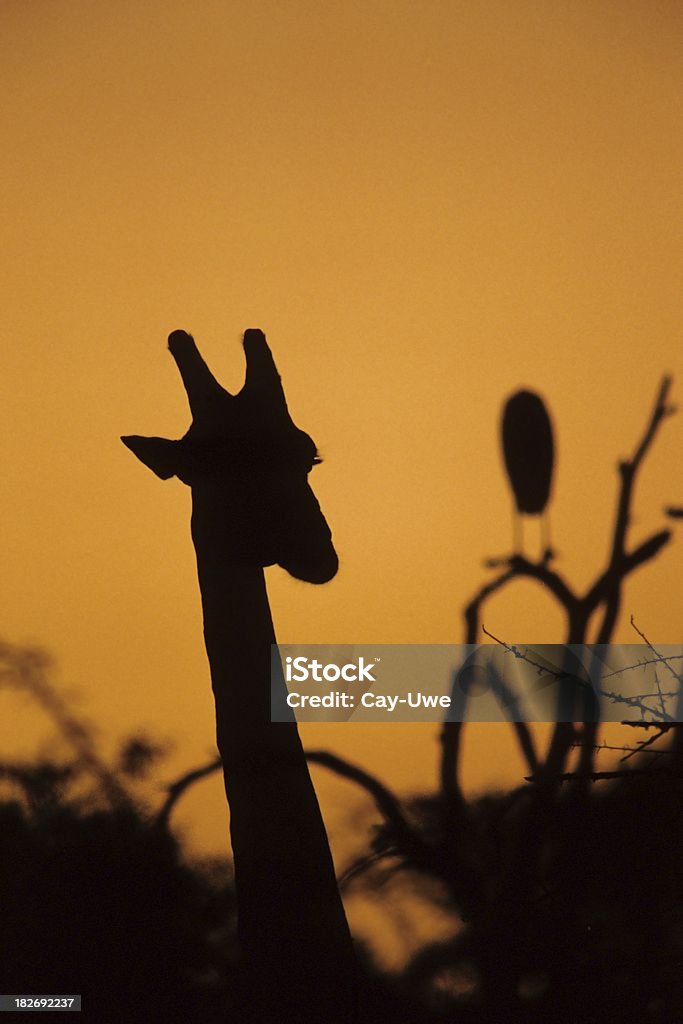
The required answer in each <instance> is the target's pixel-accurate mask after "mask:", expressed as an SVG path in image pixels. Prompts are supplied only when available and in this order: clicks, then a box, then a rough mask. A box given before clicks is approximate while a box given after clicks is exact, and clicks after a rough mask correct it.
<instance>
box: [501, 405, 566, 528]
mask: <svg viewBox="0 0 683 1024" xmlns="http://www.w3.org/2000/svg"><path fill="white" fill-rule="evenodd" d="M503 455H504V457H505V468H506V469H507V473H508V477H509V478H510V483H511V485H512V491H513V493H514V496H515V504H516V506H517V511H518V512H521V513H524V514H526V515H540V513H541V512H543V510H544V509H545V507H546V505H547V503H548V498H549V497H550V488H551V484H552V476H553V464H554V459H555V446H554V441H553V428H552V424H551V422H550V416H549V415H548V412H547V409H546V407H545V405H544V403H543V399H542V398H541V397H540V396H539V395H537V394H535V393H534V392H533V391H517V392H515V394H514V395H512V396H511V397H510V398H509V399H508V401H507V402H506V404H505V408H504V410H503Z"/></svg>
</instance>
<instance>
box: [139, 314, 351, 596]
mask: <svg viewBox="0 0 683 1024" xmlns="http://www.w3.org/2000/svg"><path fill="white" fill-rule="evenodd" d="M168 347H169V349H170V352H171V355H172V356H173V358H174V359H175V361H176V364H177V366H178V369H179V371H180V375H181V377H182V380H183V384H184V386H185V390H186V392H187V397H188V400H189V404H190V412H191V414H192V424H191V426H190V429H189V430H188V431H187V433H186V434H185V436H184V437H183V438H181V439H180V440H179V441H169V440H166V439H165V438H161V437H139V436H132V437H122V438H121V440H122V441H123V443H124V444H125V445H126V446H127V447H128V448H130V450H131V451H132V452H133V453H134V454H135V455H137V457H138V458H139V459H140V461H141V462H143V463H144V464H145V465H146V466H148V467H149V469H151V470H152V471H153V472H154V473H156V475H157V476H159V477H161V479H162V480H167V479H168V478H169V477H172V476H177V477H179V479H180V480H182V481H183V482H184V483H186V484H188V486H190V487H191V488H192V493H193V499H194V509H195V511H194V512H193V518H194V517H195V516H196V515H197V514H199V513H198V509H199V510H200V513H201V510H205V512H206V514H207V515H209V516H210V517H211V518H212V519H213V520H214V521H215V519H216V516H220V519H221V523H222V526H223V527H224V529H225V531H227V538H228V541H229V547H230V551H231V553H232V555H233V556H234V557H236V558H237V559H239V560H241V561H242V562H244V563H247V564H252V565H260V566H265V565H274V564H276V563H277V564H279V565H281V566H282V568H283V569H286V570H287V572H289V573H290V574H291V575H292V576H294V577H296V578H297V579H300V580H305V581H306V582H309V583H326V582H327V581H328V580H330V579H332V577H333V576H334V575H335V573H336V571H337V567H338V561H337V555H336V552H335V550H334V546H333V544H332V535H331V533H330V529H329V527H328V525H327V523H326V521H325V517H324V516H323V514H322V512H321V510H320V506H319V505H318V502H317V501H316V498H315V495H314V494H313V491H312V490H311V487H310V485H309V483H308V474H309V473H310V471H311V469H312V468H313V466H315V465H316V464H317V463H318V462H319V461H320V459H319V458H318V453H317V450H316V447H315V444H314V443H313V441H312V439H311V438H310V437H309V436H308V434H305V433H304V432H303V430H299V428H298V427H296V426H295V424H294V423H293V421H292V418H291V416H290V415H289V410H288V409H287V403H286V401H285V395H284V391H283V389H282V383H281V381H280V376H279V374H278V372H277V368H276V366H275V362H274V360H273V356H272V354H271V351H270V349H269V347H268V344H267V342H266V338H265V335H264V334H263V332H262V331H259V330H248V331H246V332H245V334H244V352H245V356H246V362H247V373H246V380H245V383H244V386H243V388H242V390H241V391H240V392H239V393H238V394H236V395H231V394H229V393H228V392H227V391H226V390H225V389H224V388H223V387H221V385H220V384H219V383H218V381H217V380H216V379H215V377H214V376H213V374H212V373H211V371H210V370H209V368H208V366H207V365H206V363H205V362H204V360H203V359H202V356H201V355H200V353H199V350H198V349H197V346H196V345H195V342H194V339H193V338H192V336H191V335H190V334H187V333H186V332H185V331H174V332H173V333H172V334H171V335H170V336H169V339H168Z"/></svg>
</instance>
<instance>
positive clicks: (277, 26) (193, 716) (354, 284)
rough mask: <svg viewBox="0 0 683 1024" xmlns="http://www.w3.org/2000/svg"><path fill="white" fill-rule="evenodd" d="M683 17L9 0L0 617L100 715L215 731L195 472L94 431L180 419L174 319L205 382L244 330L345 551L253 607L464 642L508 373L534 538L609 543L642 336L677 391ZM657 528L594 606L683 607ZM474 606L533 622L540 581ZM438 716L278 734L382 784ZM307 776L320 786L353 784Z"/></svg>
mask: <svg viewBox="0 0 683 1024" xmlns="http://www.w3.org/2000/svg"><path fill="white" fill-rule="evenodd" d="M682 26H683V12H682V10H681V6H680V4H679V3H677V2H675V0H620V2H617V0H615V2H611V0H577V2H574V3H562V2H559V0H552V2H548V3H542V2H531V0H487V2H486V3H473V2H470V3H465V2H459V0H450V2H436V0H425V2H419V3H418V2H411V3H408V2H405V0H379V2H359V0H343V2H337V0H329V2H324V3H320V2H307V0H294V2H291V3H280V2H276V0H269V2H254V0H249V2H248V3H247V2H243V0H229V2H226V0H194V2H193V3H187V2H180V0H163V2H162V0H146V2H145V3H140V2H137V0H135V2H133V0H117V2H116V3H93V2H92V0H3V2H2V3H0V96H1V99H0V104H1V109H2V126H3V127H2V131H3V153H2V160H1V163H0V166H1V182H2V196H3V199H2V204H1V205H0V210H1V212H0V218H1V221H2V237H3V248H2V264H3V270H2V278H3V281H4V297H3V317H4V324H5V327H4V334H5V344H4V346H3V355H2V360H3V362H2V373H0V423H1V427H0V466H1V468H2V483H3V487H2V494H3V501H2V532H1V536H2V543H1V544H0V575H1V577H2V581H3V590H2V606H1V611H2V614H1V616H0V635H1V636H2V637H4V638H5V639H6V640H8V641H11V642H16V643H24V642H30V643H37V644H39V645H41V646H43V647H45V648H47V649H48V650H49V651H50V652H52V654H53V655H54V657H55V659H56V661H57V662H58V666H59V670H58V675H57V678H58V680H59V681H60V682H61V684H63V686H64V687H66V688H68V689H69V690H75V691H77V692H78V694H79V703H78V705H77V707H78V709H79V713H82V714H84V715H87V717H88V718H90V719H91V720H92V721H94V722H95V723H96V724H97V727H98V730H99V736H100V739H101V741H102V744H103V747H104V749H105V750H108V751H109V750H111V749H113V744H114V743H115V741H117V740H120V739H121V738H122V737H124V736H125V735H127V734H129V733H131V732H133V731H138V730H140V729H145V730H148V731H149V732H151V733H153V734H154V735H159V736H161V737H167V738H169V739H171V740H173V741H174V742H175V751H174V754H173V756H172V758H171V760H170V761H169V762H168V764H167V765H166V766H165V767H164V769H163V771H162V775H163V778H167V779H168V778H172V777H173V775H174V773H176V772H180V771H181V770H183V769H184V768H187V767H192V766H194V765H196V764H199V763H201V762H202V761H203V760H204V759H205V758H206V757H207V756H209V755H210V754H211V751H212V744H213V711H212V705H211V695H210V690H209V685H208V669H207V666H206V661H205V655H204V650H203V644H202V635H201V619H200V605H199V595H198V589H197V583H196V576H195V564H194V555H193V551H192V547H191V543H190V538H189V522H188V520H189V492H188V491H187V490H186V489H185V488H184V487H183V486H182V485H181V484H180V483H179V482H178V481H176V480H174V481H170V482H168V483H165V484H162V483H161V481H159V480H157V479H156V478H155V477H153V476H152V474H150V473H149V472H147V471H145V469H144V468H143V467H142V466H141V465H140V464H139V463H137V462H136V461H135V459H134V458H133V457H132V456H131V454H130V453H129V452H128V451H127V450H126V449H125V448H124V447H123V445H122V444H121V443H120V441H119V435H120V434H128V433H140V434H162V435H166V436H170V437H174V436H176V437H177V436H180V435H181V434H182V433H184V431H185V429H186V427H187V425H188V422H189V419H188V412H187V409H186V405H185V400H184V395H183V391H182V388H181V385H180V380H179V378H178V377H177V371H176V369H175V367H174V365H173V361H172V359H171V358H170V356H169V354H168V352H167V351H166V336H167V334H168V333H169V331H171V330H173V329H174V328H185V329H187V330H190V331H192V332H193V334H194V336H195V337H196V339H197V341H198V343H199V345H200V346H201V348H202V351H203V353H204V355H205V357H206V359H207V361H208V362H209V364H210V365H211V367H212V369H213V370H214V371H215V373H216V374H217V375H218V376H219V377H220V379H221V380H222V381H223V383H224V384H225V385H226V386H228V387H232V388H237V387H239V386H240V384H241V380H242V376H243V357H242V353H241V347H240V337H241V333H242V331H243V330H244V328H245V327H250V326H254V327H261V328H263V329H264V330H265V331H266V332H267V335H268V338H269V341H270V343H271V345H272V348H273V351H274V353H275V356H276V359H277V362H278V365H279V368H280V371H281V373H282V376H283V379H284V383H285V387H286V390H287V395H288V400H289V405H290V409H291V411H292V414H293V416H294V419H295V421H296V422H297V423H298V424H299V425H300V426H301V427H303V428H304V429H305V430H307V431H308V432H309V433H311V435H312V436H313V437H314V439H315V441H316V442H317V444H318V446H319V448H320V450H321V452H322V455H323V457H324V460H325V461H324V464H323V465H322V466H321V467H320V468H318V469H316V470H315V471H314V474H313V477H312V483H313V485H314V487H315V489H316V493H317V494H318V496H319V498H320V500H321V503H322V505H323V508H324V509H325V512H326V514H327V516H328V519H329V521H330V523H331V525H332V528H333V531H334V535H335V539H336V541H337V546H338V550H339V553H340V558H341V570H340V573H339V576H338V578H337V579H336V580H335V581H334V582H333V583H331V584H330V585H329V586H326V587H323V588H319V589H316V588H313V587H308V586H306V585H304V584H299V583H296V582H295V581H293V580H292V579H290V578H288V577H286V576H285V574H284V573H282V572H281V571H280V570H277V569H274V570H269V581H270V585H271V597H272V604H273V611H274V616H275V621H276V628H277V631H278V635H279V637H280V639H281V640H283V641H289V642H299V643H354V642H364V643H428V642H434V643H448V642H452V641H458V642H459V641H461V640H462V636H463V633H462V624H461V609H462V606H463V604H464V602H465V601H466V600H467V599H468V597H469V596H470V595H471V594H472V592H473V591H474V590H475V589H476V588H477V587H478V586H479V584H480V583H481V582H483V581H484V580H485V579H486V578H487V570H485V569H484V568H483V560H484V559H485V558H486V557H487V556H491V555H502V554H505V553H509V551H510V545H511V537H512V531H511V520H510V497H509V493H508V490H507V487H506V482H505V477H504V474H503V471H502V464H501V457H500V453H499V442H498V429H499V415H500V409H501V405H502V402H503V401H504V399H505V398H506V397H507V396H508V395H509V393H510V392H511V391H513V390H514V389H515V388H517V387H518V386H521V385H525V386H529V387H533V388H534V389H535V390H538V391H539V392H541V393H542V394H543V395H544V396H545V398H546V400H547V402H548V404H549V407H550V409H551V412H552V415H553V420H554V425H555V430H556V436H557V443H558V450H559V457H558V468H557V475H556V480H555V488H554V494H553V502H552V510H551V522H552V532H553V540H554V543H555V545H556V547H557V549H558V552H559V559H558V563H557V565H558V568H559V569H561V570H562V571H563V572H566V574H567V575H568V576H569V577H570V579H572V580H573V581H574V582H575V583H576V584H577V585H584V584H586V583H587V582H588V581H589V579H591V577H592V576H593V575H594V574H595V572H596V571H597V570H598V568H600V567H601V566H602V564H603V561H604V559H605V558H606V555H607V550H608V540H609V530H610V525H611V521H612V515H613V504H614V498H615V494H616V483H617V475H616V462H617V459H618V458H620V457H624V456H626V455H628V454H630V453H631V452H632V450H633V448H634V445H635V443H636V441H637V440H638V438H639V436H640V433H641V431H642V429H643V426H644V424H645V421H646V418H647V416H648V414H649V412H650V410H651V406H652V403H653V400H654V396H655V392H656V388H657V385H658V382H659V379H660V378H661V375H662V374H663V373H664V372H670V373H673V374H674V377H675V378H676V379H675V383H674V392H673V394H674V400H679V401H681V397H682V396H683V373H681V370H683V365H682V364H683V359H682V358H681V346H680V327H679V321H680V295H681V266H682V265H683V260H682V257H683V252H682V251H681V250H682V249H683V232H682V231H681V166H682V164H681V157H682V155H683V153H682V150H683V124H682V123H681V97H682V96H683V92H682V85H683V83H682V81H681V79H682V78H683V61H682V60H681V53H682V49H681V42H682V38H681V36H682V33H681V28H682ZM682 440H683V414H681V415H679V416H678V417H674V418H672V419H670V420H667V421H666V422H665V423H664V425H663V427H662V430H661V434H660V435H659V436H658V438H657V440H656V444H655V448H654V450H653V452H652V456H651V458H649V460H648V462H647V464H646V466H645V468H644V472H643V473H642V476H641V478H640V480H639V484H638V489H637V494H636V503H635V510H634V511H635V515H634V520H633V525H632V533H631V537H632V541H633V542H634V543H635V542H637V541H638V540H640V539H643V538H644V537H645V536H647V535H648V534H649V533H651V532H653V531H654V530H656V529H658V528H661V527H662V526H664V525H665V520H664V517H663V513H662V509H663V507H664V506H665V505H667V504H682V505H683V465H682V463H681V458H680V452H681V442H682ZM526 533H527V537H528V539H529V550H530V553H532V554H533V553H535V546H536V543H537V532H536V530H534V529H532V528H531V527H529V528H528V529H527V531H526ZM681 541H683V538H680V537H679V538H674V541H673V543H672V544H671V546H670V547H669V548H668V549H667V550H666V551H665V553H664V554H663V555H662V557H661V558H660V559H659V560H658V561H657V562H656V563H654V564H652V565H650V566H648V567H646V568H645V569H644V570H643V571H642V572H641V573H640V574H638V575H636V576H634V577H632V579H631V580H630V582H629V584H628V587H627V591H626V600H625V606H624V613H625V614H624V618H623V620H622V624H621V627H620V630H619V633H618V636H617V639H619V640H623V641H629V642H633V641H634V639H636V638H635V637H634V634H633V632H632V630H631V628H630V627H629V625H628V614H629V613H631V612H633V613H634V614H635V615H636V618H637V620H638V624H639V625H640V626H641V628H642V629H644V630H645V631H646V632H647V633H648V635H649V636H650V638H651V639H653V640H657V641H659V642H661V643H664V642H667V643H678V642H680V641H681V640H682V639H683V636H682V633H683V628H682V626H683V624H682V623H681V616H680V611H679V609H680V603H679V602H680V580H681V574H682V572H683V543H681ZM486 624H487V626H489V627H490V628H491V629H493V630H494V632H497V633H498V634H499V635H502V636H504V637H505V638H506V639H509V640H511V641H526V642H534V641H543V642H553V641H556V640H560V639H561V631H560V617H559V613H558V611H557V609H556V608H555V607H554V606H553V604H552V602H551V601H550V600H549V599H548V597H547V596H546V595H544V594H543V592H542V591H540V590H539V588H538V587H537V586H533V585H531V584H529V585H528V586H522V585H519V586H517V587H516V588H515V589H514V590H512V589H511V590H509V591H508V592H506V594H505V595H504V596H501V597H500V598H499V599H497V600H496V601H495V602H492V603H491V605H490V607H489V608H488V609H487V614H486ZM0 716H1V718H0V739H1V741H2V750H3V751H4V754H3V756H10V755H12V756H14V755H16V756H19V755H22V756H28V755H30V753H31V752H32V751H34V750H36V749H38V748H39V747H40V745H41V744H44V743H45V742H46V740H47V739H48V738H49V737H50V735H51V733H50V728H49V725H48V723H47V722H46V721H45V720H44V719H43V718H41V717H40V715H37V713H36V711H35V708H33V707H32V706H31V705H30V704H29V703H28V702H27V701H26V700H25V699H24V700H22V699H19V698H18V697H17V695H16V694H14V693H11V692H8V691H6V690H0ZM508 733H509V731H508V730H504V729H502V727H493V726H491V727H487V726H481V727H477V730H476V732H475V731H474V729H472V731H471V732H470V733H469V742H468V745H467V780H468V784H469V785H470V787H472V788H474V789H475V790H476V789H481V788H482V787H483V786H485V785H488V784H489V783H501V782H511V781H517V780H518V779H519V776H520V766H519V761H518V760H517V758H516V755H515V754H514V748H513V744H512V739H511V737H510V736H509V735H508ZM435 737H436V729H435V727H424V726H419V727H418V726H415V727H407V726H396V727H392V726H382V727H380V726H354V725H350V726H336V727H334V726H327V727H323V726H320V727H317V728H310V729H309V730H308V731H307V732H306V740H307V742H308V743H309V744H311V745H316V746H326V747H329V748H332V749H334V750H336V751H337V752H339V753H341V754H343V755H345V756H347V757H349V758H351V759H353V760H355V761H358V762H359V763H361V764H363V765H364V766H365V767H367V768H369V769H371V770H376V771H377V772H379V773H380V774H381V775H382V776H383V777H384V778H385V779H386V780H387V781H389V782H391V783H392V784H393V785H395V786H396V787H398V788H399V789H401V790H406V789H409V788H415V787H429V786H431V785H432V783H433V781H434V779H435V772H436V754H437V747H436V744H435ZM316 777H318V776H316ZM214 781H215V785H213V784H212V783H205V784H203V785H202V786H200V787H197V789H196V791H195V792H194V793H193V794H192V795H191V796H189V797H188V798H187V800H186V802H185V805H184V807H183V808H182V809H181V813H180V815H179V820H180V821H182V823H183V824H184V826H185V828H186V830H187V834H188V837H189V839H190V841H191V842H192V843H193V844H194V845H195V847H196V848H198V849H199V848H201V849H222V848H223V847H224V844H225V821H226V815H227V812H226V810H225V805H224V798H223V797H222V794H221V791H220V786H219V784H218V781H217V780H214ZM321 793H322V795H323V801H324V804H325V809H326V812H327V814H328V815H329V820H330V821H333V820H337V816H338V815H340V814H341V811H340V807H342V804H343V802H344V800H346V799H347V797H349V796H350V795H352V793H353V791H351V790H349V789H348V788H347V787H346V786H343V785H342V784H340V783H331V782H329V780H326V781H325V782H324V784H323V786H322V789H321ZM339 820H341V819H339Z"/></svg>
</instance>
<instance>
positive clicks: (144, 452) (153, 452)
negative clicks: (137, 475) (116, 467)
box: [121, 435, 179, 480]
mask: <svg viewBox="0 0 683 1024" xmlns="http://www.w3.org/2000/svg"><path fill="white" fill-rule="evenodd" d="M121 440H122V441H123V443H124V444H125V446H126V448H130V450H131V451H132V453H133V455H137V457H138V458H139V460H140V462H144V464H145V466H147V468H148V469H151V470H152V472H153V473H156V475H157V476H158V477H161V479H162V480H168V479H169V478H170V477H172V476H175V475H176V472H177V469H178V461H179V460H178V441H167V440H166V438H165V437H139V436H138V435H132V436H128V437H122V438H121Z"/></svg>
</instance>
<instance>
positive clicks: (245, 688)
mask: <svg viewBox="0 0 683 1024" xmlns="http://www.w3.org/2000/svg"><path fill="white" fill-rule="evenodd" d="M205 497H206V496H205V495H203V494H199V495H195V494H194V492H193V516H192V538H193V542H194V546H195V551H196V554H197V567H198V573H199V584H200V590H201V596H202V608H203V616H204V639H205V643H206V650H207V654H208V657H209V664H210V669H211V681H212V687H213V692H214V697H215V703H216V730H217V739H218V748H219V751H220V753H221V758H222V761H223V773H224V779H225V790H226V794H227V797H228V802H229V804H230V812H231V814H230V832H231V839H232V849H233V858H234V865H235V887H236V891H237V904H238V933H239V938H240V942H241V946H242V950H243V954H244V962H245V969H246V972H247V976H249V973H250V972H252V975H253V976H252V977H251V980H249V981H247V987H248V989H249V992H250V993H252V997H253V998H254V999H256V1002H257V1003H258V1006H257V1005H256V1004H254V1012H253V1020H255V1021H259V1022H260V1021H261V1020H263V1021H266V1020H271V1019H272V1020H275V1019H281V1020H289V1019H292V1020H294V1019H296V1020H297V1021H299V1022H301V1024H308V1022H309V1021H310V1022H313V1021H316V1022H320V1021H323V1020H324V1021H326V1022H329V1024H342V1022H343V1024H348V1022H349V1021H351V1020H352V1016H353V1008H352V1003H353V1000H354V999H355V996H354V995H353V993H354V991H355V960H354V955H353V949H352V942H351V937H350V934H349V930H348V925H347V922H346V917H345V915H344V910H343V907H342V903H341V899H340V896H339V891H338V888H337V883H336V878H335V874H334V867H333V863H332V857H331V853H330V848H329V844H328V841H327V834H326V832H325V827H324V824H323V820H322V816H321V813H320V808H319V806H318V801H317V798H316V795H315V790H314V788H313V785H312V782H311V778H310V775H309V771H308V765H307V762H306V758H305V755H304V751H303V747H302V745H301V741H300V738H299V735H298V730H297V727H296V724H295V722H293V721H292V722H291V723H279V722H278V723H271V721H270V697H271V693H270V687H271V682H270V671H271V669H270V666H271V645H272V644H273V643H275V631H274V629H273V622H272V617H271V612H270V606H269V602H268V594H267V591H266V584H265V578H264V573H263V570H262V569H260V568H258V567H253V566H249V565H246V564H244V562H242V561H240V558H239V553H237V552H235V551H234V550H231V544H230V539H229V537H226V536H225V518H224V517H222V516H221V515H219V514H217V510H216V505H215V503H213V502H209V505H208V506H207V505H206V504H205V501H204V499H205ZM281 685H282V686H284V681H281ZM311 979H315V980H314V981H313V983H311Z"/></svg>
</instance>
